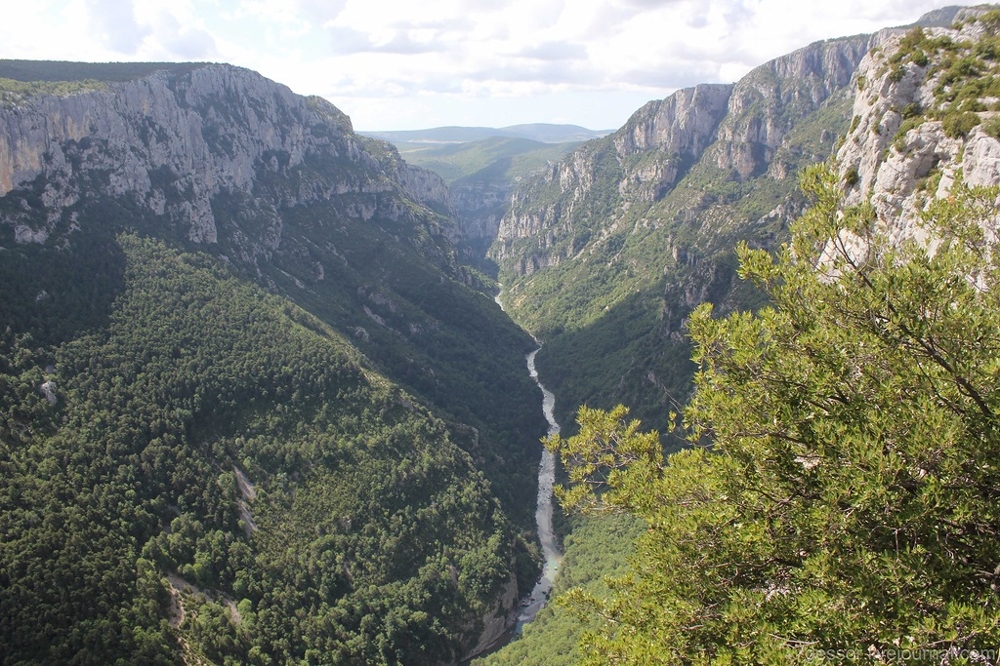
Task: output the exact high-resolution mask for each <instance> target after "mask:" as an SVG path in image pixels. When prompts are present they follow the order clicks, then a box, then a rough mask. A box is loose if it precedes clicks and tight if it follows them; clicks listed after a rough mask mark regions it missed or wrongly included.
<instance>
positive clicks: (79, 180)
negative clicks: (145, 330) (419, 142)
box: [0, 65, 455, 257]
mask: <svg viewBox="0 0 1000 666" xmlns="http://www.w3.org/2000/svg"><path fill="white" fill-rule="evenodd" d="M323 164H325V165H330V164H335V165H339V166H342V167H345V168H340V169H326V170H325V172H323V174H322V175H317V174H318V173H320V172H321V171H323V170H316V169H313V170H311V171H310V170H309V167H310V166H316V165H323ZM33 183H40V184H42V188H43V189H42V190H41V191H40V192H37V193H32V194H35V195H37V196H34V197H31V196H27V193H28V192H29V191H31V189H32V187H33ZM276 183H280V186H276ZM265 191H266V194H265ZM391 192H400V193H402V194H403V195H405V196H408V197H410V198H412V199H413V200H415V201H417V202H418V203H420V204H423V205H426V206H427V207H429V208H431V209H433V210H435V211H436V212H438V213H440V214H441V215H442V217H444V216H447V215H448V213H449V212H450V210H451V206H450V200H449V195H448V192H447V187H446V186H445V184H444V182H443V181H442V180H441V179H440V178H439V177H438V176H436V175H435V174H433V173H431V172H428V171H425V170H423V169H418V168H415V167H412V166H409V165H407V164H405V163H404V162H403V161H402V160H401V159H399V156H398V154H396V152H395V150H394V149H393V148H391V147H390V146H388V144H384V143H382V142H377V141H374V140H371V139H362V138H360V137H358V136H357V135H355V134H354V132H353V130H352V127H351V122H350V119H349V118H348V117H347V116H346V115H344V114H343V113H341V112H340V111H339V110H338V109H336V107H334V106H333V105H331V104H329V103H328V102H326V101H325V100H322V99H319V98H306V97H301V96H298V95H295V94H293V93H292V92H291V91H290V90H289V89H288V88H287V87H285V86H282V85H279V84H276V83H274V82H272V81H269V80H267V79H265V78H264V77H262V76H260V75H258V74H256V73H254V72H251V71H249V70H245V69H241V68H237V67H232V66H228V65H202V66H188V67H185V68H183V69H181V68H177V69H173V70H171V69H164V70H161V71H156V72H154V73H152V74H150V75H149V76H146V77H144V78H140V79H136V80H132V81H126V82H114V83H106V84H102V85H100V86H95V89H92V90H83V91H80V92H77V93H74V94H69V95H51V94H50V95H36V96H31V97H28V98H27V99H25V100H22V101H20V102H19V103H17V104H7V105H5V107H4V108H2V109H0V198H2V197H5V196H8V195H9V196H14V197H20V198H21V200H22V201H23V202H24V210H23V211H22V212H20V213H17V214H7V215H4V216H3V217H2V218H0V224H4V225H8V226H11V227H13V228H14V230H15V238H16V241H17V242H19V243H30V242H34V243H40V242H46V241H48V240H49V238H50V237H51V236H52V235H53V234H55V235H56V236H59V235H63V234H67V233H71V232H73V231H74V230H75V229H74V222H75V219H73V217H72V216H73V213H74V212H75V210H76V208H77V207H78V206H79V205H80V204H81V203H82V202H84V200H86V199H87V198H88V197H90V198H92V197H94V196H95V195H96V194H97V193H100V194H101V195H103V196H107V197H112V198H119V199H126V200H127V201H128V202H129V204H130V205H134V206H136V207H137V208H138V209H139V210H140V211H146V212H147V213H149V214H150V215H152V216H156V217H157V218H161V219H162V224H163V225H169V226H172V227H173V228H174V229H175V231H176V232H177V233H178V235H180V236H182V237H185V238H187V239H188V240H190V241H192V242H194V243H199V244H213V243H217V242H219V240H220V233H230V235H231V236H232V235H234V234H233V233H232V232H224V231H221V230H220V228H219V220H218V215H217V211H216V210H215V206H217V205H218V202H219V196H220V195H226V196H238V197H242V198H247V199H257V201H256V202H255V203H257V204H258V206H257V207H258V208H260V209H261V210H263V211H265V214H264V215H263V217H262V219H263V220H264V221H265V222H266V223H265V224H264V225H263V228H261V227H260V225H259V224H258V225H256V226H255V229H254V230H253V232H252V233H248V232H247V230H239V231H240V232H241V236H242V238H241V248H240V250H241V252H242V254H244V255H246V257H252V256H255V255H257V254H262V253H267V252H270V251H273V250H275V249H277V248H278V247H279V246H280V245H281V242H282V229H281V226H280V217H279V216H278V215H277V214H276V211H277V210H278V209H281V208H286V207H290V206H295V205H299V204H305V203H312V202H316V201H327V200H331V199H336V198H338V197H341V198H343V197H344V196H345V195H356V194H363V195H367V196H365V197H362V200H361V201H356V202H355V203H354V205H353V206H345V207H344V212H345V214H348V215H355V216H358V217H362V218H364V217H365V216H368V217H371V216H372V215H376V214H378V215H385V216H388V217H392V216H394V215H395V216H398V215H406V214H407V212H406V211H405V210H403V208H405V207H403V208H401V209H399V210H393V209H392V208H391V207H390V208H386V207H385V206H386V205H387V203H388V202H389V199H388V198H386V197H379V196H377V195H378V194H380V193H391ZM29 200H31V201H33V202H35V203H29ZM39 200H40V202H41V204H42V205H41V206H38V205H37V202H38V201H39ZM268 210H269V211H271V213H273V214H271V215H267V214H266V211H268ZM441 231H442V233H448V234H452V235H453V234H454V233H455V231H454V229H453V228H449V227H448V225H447V224H443V225H442V227H441ZM238 254H239V253H238Z"/></svg>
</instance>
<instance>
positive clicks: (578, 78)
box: [0, 0, 975, 130]
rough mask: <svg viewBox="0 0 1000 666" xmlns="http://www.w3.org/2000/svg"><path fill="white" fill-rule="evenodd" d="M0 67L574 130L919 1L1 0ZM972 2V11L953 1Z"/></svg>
mask: <svg viewBox="0 0 1000 666" xmlns="http://www.w3.org/2000/svg"><path fill="white" fill-rule="evenodd" d="M2 1H3V5H4V8H3V16H4V20H3V22H2V24H0V44H2V46H0V57H3V58H27V59H39V60H84V61H92V62H102V61H134V60H155V61H182V60H202V61H205V60H207V61H212V62H227V63H231V64H234V65H240V66H242V67H248V68H250V69H253V70H256V71H258V72H260V73H262V74H263V75H264V76H267V77H268V78H271V79H274V80H275V81H278V82H280V83H284V84H286V85H288V86H289V87H290V88H291V89H292V90H293V91H295V92H297V93H301V94H315V95H321V96H323V97H326V98H327V99H329V100H330V101H331V102H333V103H334V104H335V105H337V106H338V107H339V108H340V109H342V110H343V111H345V112H346V113H348V114H349V115H350V116H351V119H352V120H353V122H354V126H355V128H356V129H360V130H394V129H418V128H426V127H437V126H442V125H484V126H495V127H501V126H506V125H514V124H519V123H530V122H548V123H572V124H577V125H583V126H585V127H589V128H591V129H614V128H617V127H619V126H621V125H622V124H623V123H624V122H625V120H626V119H627V118H628V116H629V115H631V113H632V112H633V111H635V110H636V109H638V108H639V107H640V106H641V105H642V104H643V103H645V102H647V101H649V100H651V99H658V98H663V97H666V96H667V95H669V94H670V93H671V92H673V91H674V90H676V89H678V88H682V87H686V86H691V85H694V84H696V83H718V82H732V81H735V80H737V79H738V78H739V77H741V76H742V75H743V74H745V73H746V72H748V71H749V70H750V69H752V68H753V67H755V66H757V65H759V64H762V63H764V62H766V61H767V60H769V59H771V58H774V57H777V56H779V55H782V54H784V53H788V52H790V51H793V50H795V49H796V48H799V47H802V46H805V45H806V44H809V43H810V42H813V41H816V40H819V39H827V38H831V37H839V36H843V35H851V34H857V33H862V32H873V31H875V30H878V29H879V28H883V27H888V26H893V25H901V24H905V23H910V22H912V21H914V20H916V19H917V18H919V17H920V16H921V15H922V14H923V13H925V12H927V11H930V10H932V9H935V8H937V7H940V6H943V4H944V3H942V2H931V1H925V0H838V1H837V2H812V1H810V0H420V1H419V2H417V1H414V0H409V1H402V0H391V1H390V0H239V1H238V0H24V1H20V0H2ZM951 4H975V3H971V2H970V3H962V2H959V3H951Z"/></svg>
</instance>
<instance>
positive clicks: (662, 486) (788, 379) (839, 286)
mask: <svg viewBox="0 0 1000 666" xmlns="http://www.w3.org/2000/svg"><path fill="white" fill-rule="evenodd" d="M803 182H804V187H805V189H806V191H807V192H808V193H809V194H810V196H811V197H812V198H813V200H814V203H815V206H814V207H813V208H812V209H811V210H810V211H809V212H808V213H807V214H806V215H804V216H803V217H802V218H800V219H799V220H798V221H797V222H796V223H795V224H794V225H793V227H792V239H791V241H790V243H789V244H787V245H785V246H783V247H782V249H781V250H780V251H779V252H778V253H777V256H776V257H772V256H770V255H769V254H768V253H767V252H766V251H763V250H752V249H749V248H748V247H746V246H745V245H744V246H742V247H741V249H740V259H741V268H740V273H741V276H743V277H744V278H747V279H750V280H753V281H755V282H757V283H758V284H760V285H761V286H762V287H763V288H764V289H765V290H766V291H767V293H768V295H769V297H770V299H771V302H772V304H773V305H772V306H770V307H766V308H763V309H762V310H760V311H759V312H758V313H757V314H750V313H737V314H732V315H730V316H728V317H726V318H722V319H717V318H714V317H713V316H712V308H711V307H710V306H703V307H701V308H699V309H698V310H697V311H696V313H695V314H694V315H693V317H692V320H691V325H690V330H691V335H692V337H693V339H694V341H695V345H696V349H695V360H696V362H697V363H698V364H699V366H700V371H699V373H698V376H697V379H696V383H697V392H696V394H695V396H694V399H693V400H692V402H691V404H690V406H689V407H688V408H687V409H686V410H685V413H684V419H685V423H686V426H687V428H688V429H689V433H690V439H691V441H692V443H694V444H696V446H695V448H692V449H690V450H686V451H683V452H680V453H676V454H674V455H672V456H670V457H669V458H668V459H667V460H666V461H662V460H661V458H660V455H661V453H660V448H659V444H658V440H657V438H656V437H655V436H653V435H650V434H644V433H642V432H641V431H640V430H639V429H638V427H637V424H635V423H634V422H627V421H626V420H625V417H626V413H627V412H626V411H625V410H624V409H622V408H619V409H616V410H614V411H612V412H610V413H605V412H600V411H593V410H581V412H580V420H581V427H580V434H579V435H577V436H575V437H571V438H569V439H568V440H561V439H555V440H553V441H551V442H550V445H551V446H555V447H558V448H559V449H560V453H561V455H562V458H563V460H565V461H566V462H567V463H568V464H569V465H570V469H571V474H572V475H573V476H574V478H577V479H579V484H578V485H577V486H576V487H575V488H574V489H573V490H572V491H570V492H569V494H568V495H567V498H568V499H570V500H572V501H574V502H576V503H583V504H584V505H589V506H592V507H595V508H598V509H602V508H603V509H612V510H628V511H630V512H633V513H635V514H636V515H638V516H641V517H642V518H644V519H645V521H646V522H647V524H648V525H649V526H650V530H649V531H648V532H647V534H646V535H644V536H643V537H642V538H641V539H640V540H639V542H638V543H637V551H636V553H637V554H636V557H635V558H634V559H633V573H632V574H631V575H630V576H628V577H626V578H624V579H622V580H620V581H618V582H617V583H616V584H615V585H614V589H613V594H612V596H611V597H610V598H603V599H602V598H600V597H596V596H594V595H588V594H586V593H585V592H582V591H581V592H578V593H574V594H573V595H571V597H570V599H571V600H572V602H573V603H574V604H575V605H576V606H577V607H578V608H580V609H581V610H587V609H590V610H591V611H592V612H596V613H597V614H598V615H599V616H600V617H603V618H605V619H606V622H605V623H604V626H603V627H602V628H601V629H600V630H599V631H596V632H594V633H592V634H590V635H589V637H588V638H587V639H585V649H586V651H587V655H588V656H587V658H586V659H585V660H584V663H593V664H597V663H622V664H651V663H664V664H666V663H670V664H675V663H698V664H707V663H720V664H721V663H726V664H729V663H759V664H785V663H817V662H818V661H819V660H822V659H823V657H824V656H825V655H829V654H837V651H840V654H843V655H846V660H847V661H849V662H852V663H863V662H866V661H867V660H869V659H879V660H881V659H892V658H893V656H892V655H894V654H899V650H909V651H919V650H925V651H926V652H925V654H927V655H937V659H940V658H943V657H942V655H943V654H944V651H946V650H949V649H953V650H956V651H961V650H975V649H983V650H985V649H992V648H993V647H994V646H995V645H996V644H997V641H998V640H1000V630H998V627H1000V617H998V615H997V611H996V609H995V606H996V592H995V589H996V585H997V573H996V571H995V563H996V561H997V560H998V558H1000V542H998V540H997V539H996V527H995V526H996V521H997V518H998V516H997V493H998V490H997V489H998V488H1000V476H998V473H997V467H996V465H995V461H996V459H997V456H998V453H1000V439H998V433H1000V422H998V414H1000V412H998V410H1000V382H998V381H997V380H998V373H1000V365H998V363H997V360H996V359H997V358H998V356H1000V337H998V334H997V331H1000V307H998V305H1000V303H998V302H997V293H998V292H997V288H998V287H1000V263H998V261H997V259H996V255H995V253H994V252H993V251H992V248H993V247H994V246H995V243H996V242H997V240H998V238H997V229H996V226H995V220H996V212H997V211H996V208H995V200H996V197H997V194H998V192H997V190H996V188H993V189H985V188H971V189H962V190H961V191H957V192H956V193H955V195H956V196H955V197H954V198H952V199H949V200H939V201H937V202H935V203H934V204H933V205H932V206H931V208H930V209H929V212H928V215H927V218H926V221H925V222H926V224H927V228H928V231H929V232H930V233H931V234H932V235H933V236H935V237H936V238H938V239H939V243H937V244H936V247H935V249H934V251H933V252H929V251H928V250H927V248H926V247H925V246H923V245H920V244H918V243H916V242H904V243H903V244H901V245H892V244H891V243H890V242H889V240H888V238H887V237H886V236H885V235H884V234H883V233H882V232H880V231H879V230H878V228H877V227H876V225H875V224H874V215H873V213H872V210H871V208H870V207H869V206H867V205H865V206H861V207H857V208H849V209H846V210H841V209H840V200H841V194H842V193H841V190H840V188H839V184H838V182H837V177H836V174H835V173H833V172H832V171H830V170H826V169H815V170H810V171H808V172H807V173H806V175H805V177H804V180H803ZM848 238H850V240H847V239H848ZM707 443H711V450H709V449H708V448H706V447H705V446H703V445H704V444H707ZM574 470H575V471H574Z"/></svg>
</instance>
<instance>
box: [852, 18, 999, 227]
mask: <svg viewBox="0 0 1000 666" xmlns="http://www.w3.org/2000/svg"><path fill="white" fill-rule="evenodd" d="M983 12H984V10H982V9H965V10H962V11H959V12H955V14H954V19H955V20H956V22H957V24H958V25H960V27H959V28H958V29H956V28H942V27H924V28H922V29H919V30H913V31H909V32H904V31H901V30H892V31H883V32H882V33H879V35H878V36H877V37H876V42H877V44H878V46H879V48H878V49H873V50H872V51H871V52H870V53H869V54H868V55H867V56H866V57H865V58H864V60H863V61H862V62H861V64H860V66H859V67H858V73H857V81H858V91H857V95H856V97H855V101H854V109H853V114H854V120H853V121H852V123H851V130H850V132H849V133H848V135H847V138H846V140H845V142H844V144H843V146H842V147H841V149H840V150H839V151H838V153H837V162H838V164H839V169H840V173H841V177H842V178H843V179H844V181H845V183H846V184H847V185H848V194H847V197H846V203H847V204H858V203H861V202H862V201H867V200H870V201H871V203H872V206H873V207H874V209H875V212H876V215H877V216H878V219H879V221H880V223H881V224H883V225H884V226H885V228H886V229H888V230H889V232H890V233H891V235H892V236H893V237H895V238H896V239H902V238H910V237H921V236H922V235H923V232H922V230H921V228H920V219H921V214H922V212H923V211H924V209H925V208H926V206H927V205H928V204H929V203H930V201H931V200H932V199H934V198H940V197H945V196H948V195H949V194H950V193H951V191H952V188H953V187H954V185H955V183H956V182H964V183H965V184H967V185H973V186H974V185H997V184H1000V168H998V167H1000V132H997V131H996V130H992V131H990V130H989V129H988V122H989V121H990V120H991V119H993V118H996V117H998V116H1000V112H998V111H997V110H995V109H996V104H995V103H991V102H990V100H988V99H987V100H983V99H979V98H978V96H976V97H969V96H968V95H963V96H962V97H966V98H967V99H968V100H969V101H968V102H966V101H964V100H963V99H962V98H961V97H959V94H958V93H959V92H960V91H962V90H963V85H964V83H965V82H966V81H967V80H969V79H970V78H984V77H986V76H992V75H993V74H994V73H997V70H993V71H991V63H990V62H987V60H980V61H979V62H978V63H977V62H976V56H975V55H974V54H975V53H976V52H977V47H976V44H978V43H980V42H981V41H982V40H983V39H984V37H990V36H991V34H990V33H991V30H992V29H991V28H990V27H989V26H986V25H984V24H983V23H982V22H980V21H977V20H974V19H975V18H976V17H977V16H979V15H981V14H982V13H983ZM963 58H964V59H965V65H962V66H963V67H964V68H965V69H964V70H961V71H959V70H956V69H954V68H953V66H952V65H953V64H954V63H955V62H956V61H958V60H959V59H963ZM975 85H976V86H978V85H979V84H978V83H976V84H975ZM970 90H971V89H970Z"/></svg>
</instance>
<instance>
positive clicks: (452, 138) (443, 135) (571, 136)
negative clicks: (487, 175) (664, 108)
mask: <svg viewBox="0 0 1000 666" xmlns="http://www.w3.org/2000/svg"><path fill="white" fill-rule="evenodd" d="M613 131H614V130H591V129H587V128H586V127H580V126H579V125H553V124H548V123H531V124H526V125H511V126H510V127H500V128H494V127H460V126H449V127H434V128H431V129H422V130H398V131H376V132H360V134H363V135H365V136H370V137H374V138H376V139H383V140H384V141H391V142H393V143H397V142H405V143H466V142H469V141H482V140H483V139H491V138H494V137H503V138H511V139H531V140H532V141H538V142H541V143H567V142H570V141H589V140H591V139H599V138H601V137H602V136H606V135H608V134H610V133H611V132H613Z"/></svg>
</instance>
